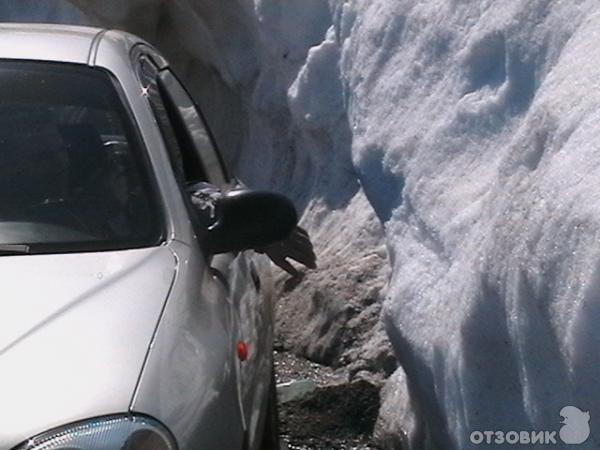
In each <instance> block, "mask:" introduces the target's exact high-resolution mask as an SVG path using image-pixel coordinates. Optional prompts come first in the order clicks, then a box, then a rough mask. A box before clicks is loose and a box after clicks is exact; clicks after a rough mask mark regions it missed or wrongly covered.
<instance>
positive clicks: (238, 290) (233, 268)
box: [156, 68, 273, 448]
mask: <svg viewBox="0 0 600 450" xmlns="http://www.w3.org/2000/svg"><path fill="white" fill-rule="evenodd" d="M156 77H157V79H156V83H157V87H158V93H159V95H160V97H161V98H160V100H161V102H162V104H163V105H164V108H165V111H166V113H167V116H168V119H169V122H170V125H171V127H172V129H173V130H174V134H175V139H176V140H177V148H178V149H179V155H176V156H175V158H174V159H175V164H176V165H177V166H178V170H179V171H180V172H181V174H182V175H183V178H184V179H185V184H186V186H190V185H193V184H195V183H198V182H208V183H210V184H212V185H214V186H216V187H217V188H219V189H220V190H221V191H223V192H225V191H227V190H228V189H231V188H233V187H234V186H235V181H234V180H232V179H231V178H230V176H229V174H228V171H227V169H226V167H225V164H224V162H223V159H222V157H221V155H220V154H219V152H218V150H217V148H216V145H215V142H214V139H213V137H212V135H211V133H210V130H209V129H208V127H207V125H206V122H205V120H204V118H203V117H202V114H201V111H200V110H199V108H198V107H197V105H196V104H195V103H194V101H193V100H192V98H191V96H190V95H189V94H188V93H187V91H186V90H185V88H184V87H183V85H182V84H181V83H180V82H179V80H178V79H177V78H176V76H175V75H174V73H173V72H172V71H171V70H170V69H169V68H164V69H162V70H160V71H158V72H157V75H156ZM190 214H191V216H192V221H193V222H195V225H196V228H197V230H196V231H197V234H198V236H200V239H199V242H200V245H202V235H203V234H204V230H205V228H206V221H207V220H208V219H207V218H206V217H202V214H197V210H191V212H190ZM207 214H208V212H207ZM208 263H209V264H210V266H211V269H212V271H213V273H214V274H215V275H216V276H217V277H218V278H219V279H220V280H221V281H222V282H223V284H224V286H225V288H226V289H227V291H228V294H229V301H230V304H231V307H232V314H233V316H234V317H235V319H236V320H235V321H234V323H236V324H237V325H238V326H237V327H234V329H233V330H232V331H233V334H234V336H232V338H233V339H234V340H235V342H236V343H237V347H238V359H239V365H238V370H239V381H240V386H239V388H240V399H241V405H242V411H243V415H244V418H245V422H246V428H247V430H248V439H249V444H250V448H252V447H254V445H253V444H254V443H255V441H256V439H257V430H258V429H259V422H260V418H261V411H262V410H264V406H265V405H264V400H265V399H266V398H267V394H268V389H269V383H270V381H271V363H272V351H271V349H272V333H273V330H272V324H273V317H272V304H271V301H272V298H271V292H272V287H271V285H270V284H271V280H270V271H269V263H268V261H267V260H266V258H265V257H264V256H261V255H258V254H256V253H255V252H253V251H252V250H248V251H245V252H239V253H235V254H234V253H226V254H220V255H213V256H211V257H209V261H208ZM261 274H262V275H263V276H262V277H261V276H260V275H261Z"/></svg>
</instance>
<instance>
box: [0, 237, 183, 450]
mask: <svg viewBox="0 0 600 450" xmlns="http://www.w3.org/2000/svg"><path fill="white" fill-rule="evenodd" d="M175 272H176V260H175V257H174V255H173V253H172V252H171V251H170V250H169V248H168V247H156V248H151V249H139V250H128V251H111V252H96V253H87V254H64V255H26V256H10V257H7V256H3V257H0V450H5V449H9V448H11V447H13V446H14V445H16V444H18V443H20V442H22V441H23V440H25V439H27V438H29V437H31V436H33V435H35V434H38V433H40V432H43V431H45V430H48V429H51V428H54V427H56V426H60V425H64V424H66V423H69V422H73V421H77V420H81V419H85V418H88V417H94V416H99V415H105V414H112V413H119V412H126V411H127V410H128V408H129V405H130V402H131V399H132V396H133V394H134V390H135V387H136V384H137V381H138V379H139V375H140V371H141V369H142V366H143V363H144V359H145V357H146V354H147V350H148V346H149V344H150V342H151V339H152V336H153V334H154V330H155V329H156V325H157V323H158V320H159V317H160V314H161V311H162V309H163V307H164V303H165V300H166V298H167V296H168V293H169V290H170V288H171V285H172V283H173V280H174V277H175Z"/></svg>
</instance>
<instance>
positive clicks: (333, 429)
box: [275, 351, 379, 450]
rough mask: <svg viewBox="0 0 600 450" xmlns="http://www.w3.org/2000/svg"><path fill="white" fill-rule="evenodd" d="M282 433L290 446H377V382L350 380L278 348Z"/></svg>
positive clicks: (300, 449) (293, 449) (363, 449)
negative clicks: (374, 432)
mask: <svg viewBox="0 0 600 450" xmlns="http://www.w3.org/2000/svg"><path fill="white" fill-rule="evenodd" d="M275 368H276V374H277V382H278V386H279V388H278V394H279V402H280V405H279V417H280V431H281V435H282V440H283V442H284V445H283V446H282V448H286V447H285V445H287V449H289V450H309V449H310V450H313V449H314V450H317V449H318V450H321V449H340V450H342V449H343V450H350V449H356V450H369V449H375V448H377V447H375V446H374V444H373V442H372V440H371V433H372V431H373V426H374V424H375V420H376V419H377V412H378V410H379V386H378V385H377V384H374V383H372V382H369V381H367V380H365V379H360V380H354V381H349V380H348V378H347V377H346V376H344V375H342V374H340V373H339V372H336V371H334V370H332V369H331V368H329V367H326V366H322V365H319V364H316V363H312V362H309V361H308V360H306V359H303V358H299V357H297V356H294V355H293V354H292V353H290V352H285V351H276V352H275Z"/></svg>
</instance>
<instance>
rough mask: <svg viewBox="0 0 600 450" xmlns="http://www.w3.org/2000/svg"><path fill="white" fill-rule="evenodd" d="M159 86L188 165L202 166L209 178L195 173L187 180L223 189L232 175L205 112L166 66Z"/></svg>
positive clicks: (185, 164) (160, 74) (161, 72)
mask: <svg viewBox="0 0 600 450" xmlns="http://www.w3.org/2000/svg"><path fill="white" fill-rule="evenodd" d="M158 87H159V92H160V94H161V97H162V100H163V103H164V106H165V108H166V112H167V114H168V116H169V118H170V121H171V124H172V125H173V128H174V130H175V133H176V135H177V137H178V140H179V144H180V148H181V151H182V156H183V164H184V168H185V167H186V166H189V167H190V168H191V167H194V166H201V167H202V169H203V172H204V174H205V175H206V178H207V179H206V180H201V179H199V177H198V176H197V175H198V174H195V173H193V172H192V171H189V170H188V172H192V173H189V174H187V175H189V178H192V179H189V180H187V181H188V182H190V181H191V182H194V181H208V182H210V183H212V184H214V185H215V186H217V187H219V188H222V187H224V186H225V185H227V183H228V181H229V176H228V174H227V171H226V169H225V166H224V163H223V161H222V159H221V156H220V155H219V152H218V150H217V148H216V145H215V143H214V140H213V137H212V136H211V134H210V131H209V129H208V127H207V126H206V122H205V120H204V118H203V117H202V113H201V111H200V110H199V108H198V107H197V105H196V104H195V103H194V101H193V100H192V98H191V96H190V95H189V94H188V93H187V91H186V90H185V88H184V87H183V85H182V84H181V83H180V82H179V80H177V78H176V77H175V75H174V74H173V73H172V72H171V71H170V70H169V69H164V70H162V71H160V72H159V75H158ZM193 178H195V179H193Z"/></svg>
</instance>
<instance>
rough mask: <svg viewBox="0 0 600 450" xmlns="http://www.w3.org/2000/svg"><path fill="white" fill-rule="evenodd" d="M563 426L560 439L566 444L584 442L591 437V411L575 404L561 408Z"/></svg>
mask: <svg viewBox="0 0 600 450" xmlns="http://www.w3.org/2000/svg"><path fill="white" fill-rule="evenodd" d="M560 416H561V417H562V421H561V423H562V424H563V426H562V427H561V429H560V432H559V436H560V439H561V440H562V441H563V442H564V443H565V444H582V443H584V442H585V441H587V439H588V438H589V437H590V424H589V422H590V413H589V412H587V411H585V412H584V411H582V410H580V409H579V408H576V407H575V406H565V407H564V408H563V409H561V410H560Z"/></svg>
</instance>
